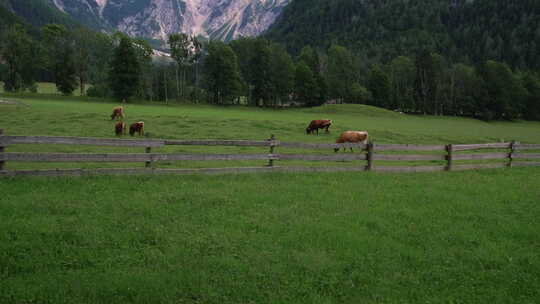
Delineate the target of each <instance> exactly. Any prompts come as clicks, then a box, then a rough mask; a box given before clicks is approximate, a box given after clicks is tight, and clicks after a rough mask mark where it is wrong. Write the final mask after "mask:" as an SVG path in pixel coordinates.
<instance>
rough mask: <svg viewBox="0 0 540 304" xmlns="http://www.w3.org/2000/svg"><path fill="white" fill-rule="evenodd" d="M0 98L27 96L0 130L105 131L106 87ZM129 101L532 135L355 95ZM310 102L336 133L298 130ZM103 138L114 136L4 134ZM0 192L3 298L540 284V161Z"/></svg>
mask: <svg viewBox="0 0 540 304" xmlns="http://www.w3.org/2000/svg"><path fill="white" fill-rule="evenodd" d="M0 99H12V100H18V101H21V102H23V103H24V104H25V105H17V106H15V105H0V128H3V129H4V130H5V132H6V133H7V134H9V135H69V136H96V137H113V122H111V121H110V120H109V117H108V115H109V114H110V111H111V109H112V107H113V106H114V104H113V103H107V102H103V101H98V100H91V99H83V98H59V97H47V96H44V97H43V96H32V97H28V98H19V99H17V96H13V95H2V97H0ZM126 112H127V121H128V122H131V121H136V120H144V121H145V122H146V125H147V132H148V133H149V134H150V137H151V138H177V139H193V138H216V139H217V138H220V139H266V138H268V137H269V136H270V134H275V135H276V137H277V138H278V139H280V140H284V141H299V142H320V143H327V142H333V141H334V140H335V137H336V136H337V134H338V133H339V132H340V131H342V130H347V129H353V130H354V129H357V130H368V131H369V132H370V135H371V136H372V139H373V140H375V142H377V143H418V144H431V143H434V144H438V143H482V142H493V141H502V140H505V141H508V140H518V141H521V142H524V143H540V123H536V122H514V123H510V122H494V123H486V122H481V121H476V120H471V119H464V118H454V117H420V116H408V115H403V114H398V113H394V112H389V111H384V110H380V109H376V108H372V107H366V106H351V105H334V106H326V107H322V108H314V109H294V110H267V109H251V108H243V107H225V108H223V107H212V106H203V105H199V106H195V105H189V106H188V105H181V106H164V105H159V106H158V105H152V104H128V105H127V109H126ZM317 118H330V119H333V120H334V121H335V124H334V126H333V127H332V133H331V134H329V135H326V134H324V135H321V136H318V137H317V136H308V135H305V134H304V130H305V127H306V125H307V123H308V122H309V120H311V119H317ZM33 149H34V150H33ZM104 149H105V150H107V151H109V150H110V151H116V149H113V148H96V147H66V146H48V145H47V146H38V147H36V146H34V147H32V146H27V145H21V146H15V147H9V148H8V149H7V150H8V151H43V150H45V151H89V152H96V151H103V150H104ZM171 149H173V148H171ZM174 149H176V150H178V151H187V150H189V149H191V148H183V147H176V148H174ZM193 149H197V148H193ZM204 149H205V151H207V152H221V151H225V150H227V149H230V148H218V147H212V148H210V147H207V148H204ZM139 150H140V149H139ZM235 150H236V151H237V150H238V148H235ZM240 150H241V151H245V152H250V151H251V150H250V149H240ZM122 151H129V150H128V149H123V150H122ZM198 151H200V148H199V150H198ZM136 152H142V151H138V150H137V151H136ZM32 165H34V164H32ZM169 165H170V166H173V165H174V166H184V165H186V166H187V165H188V164H165V166H169ZM218 165H224V164H222V163H219V164H218ZM259 165H261V164H259ZM26 166H30V164H20V165H19V164H15V165H12V164H10V163H8V168H10V169H13V168H26ZM55 166H56V165H55ZM58 166H67V165H64V164H60V165H58ZM77 166H78V165H77ZM0 194H1V195H0V303H538V302H539V301H540V291H539V288H538V286H540V255H539V254H538V252H540V237H539V235H538V231H540V221H539V220H538V218H540V206H539V202H540V170H539V169H538V168H512V169H497V170H483V171H466V172H444V173H429V174H428V173H417V174H382V173H376V172H366V173H357V174H353V173H324V174H323V173H319V174H278V173H272V174H245V175H218V176H161V177H156V176H139V177H133V176H131V177H127V176H126V177H121V176H117V177H111V176H100V177H84V178H10V179H1V180H0Z"/></svg>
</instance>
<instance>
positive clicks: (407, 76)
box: [388, 56, 416, 111]
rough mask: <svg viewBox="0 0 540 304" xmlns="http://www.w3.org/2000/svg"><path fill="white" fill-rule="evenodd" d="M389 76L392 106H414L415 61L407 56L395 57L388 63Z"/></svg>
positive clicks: (395, 107) (396, 107)
mask: <svg viewBox="0 0 540 304" xmlns="http://www.w3.org/2000/svg"><path fill="white" fill-rule="evenodd" d="M388 70H389V72H388V74H389V75H388V76H389V78H390V83H391V84H392V90H391V95H392V96H391V107H392V108H394V109H402V110H404V111H406V110H407V109H409V110H410V109H413V108H414V90H413V88H414V80H415V76H416V68H415V65H414V61H413V60H412V59H411V58H409V57H406V56H399V57H396V58H394V59H393V60H392V61H391V62H390V63H389V65H388Z"/></svg>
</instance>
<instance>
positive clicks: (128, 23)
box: [41, 0, 290, 40]
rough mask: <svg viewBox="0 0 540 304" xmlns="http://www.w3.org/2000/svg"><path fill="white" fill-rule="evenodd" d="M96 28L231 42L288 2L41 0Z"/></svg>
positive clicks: (261, 25) (268, 20) (252, 31)
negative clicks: (190, 36)
mask: <svg viewBox="0 0 540 304" xmlns="http://www.w3.org/2000/svg"><path fill="white" fill-rule="evenodd" d="M41 1H48V2H49V3H50V4H53V5H55V6H56V7H57V8H58V9H60V10H62V11H63V12H66V13H67V14H69V15H71V16H73V17H74V18H76V19H77V20H79V21H80V22H82V23H84V24H86V25H88V26H91V27H93V28H97V29H106V30H111V29H118V30H120V31H123V32H125V33H127V34H129V35H131V36H141V37H149V38H156V39H162V40H166V39H167V36H168V34H171V33H178V32H183V33H188V34H193V35H204V36H208V37H210V38H213V39H221V40H231V39H233V38H236V37H239V36H253V35H257V34H259V33H261V32H262V31H264V30H266V29H267V28H268V26H269V25H270V24H272V23H273V22H274V20H275V18H276V17H277V16H278V15H279V14H280V12H281V11H282V9H283V8H284V7H285V6H286V5H287V4H288V3H289V1H290V0H132V1H124V0H41Z"/></svg>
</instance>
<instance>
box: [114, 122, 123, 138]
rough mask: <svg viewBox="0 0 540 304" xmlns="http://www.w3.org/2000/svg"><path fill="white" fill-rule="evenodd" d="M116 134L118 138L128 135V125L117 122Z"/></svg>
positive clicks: (115, 126)
mask: <svg viewBox="0 0 540 304" xmlns="http://www.w3.org/2000/svg"><path fill="white" fill-rule="evenodd" d="M114 133H115V134H116V135H117V136H120V135H126V123H125V122H123V121H119V122H117V123H116V125H114Z"/></svg>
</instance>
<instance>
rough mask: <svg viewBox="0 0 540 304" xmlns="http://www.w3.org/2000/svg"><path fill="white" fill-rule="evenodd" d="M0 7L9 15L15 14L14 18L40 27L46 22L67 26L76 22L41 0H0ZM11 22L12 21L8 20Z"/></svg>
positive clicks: (75, 24)
mask: <svg viewBox="0 0 540 304" xmlns="http://www.w3.org/2000/svg"><path fill="white" fill-rule="evenodd" d="M0 7H1V8H2V9H3V10H5V11H7V12H9V14H11V15H16V16H17V17H15V18H13V17H12V18H10V19H13V21H15V19H17V20H19V21H22V20H24V21H25V22H26V23H28V24H30V25H33V26H34V27H41V26H43V25H45V24H48V23H58V24H63V25H66V26H69V27H73V26H77V25H79V23H77V22H76V21H75V20H74V19H72V18H71V17H70V16H68V15H67V14H65V13H63V12H61V11H59V10H58V9H57V8H56V7H55V6H52V5H50V4H48V3H47V2H43V1H36V0H0ZM9 22H10V23H12V21H9Z"/></svg>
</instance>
